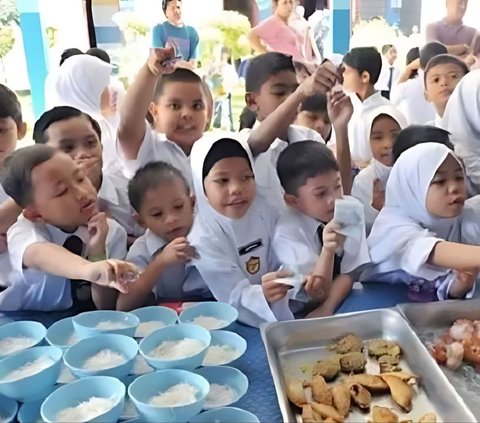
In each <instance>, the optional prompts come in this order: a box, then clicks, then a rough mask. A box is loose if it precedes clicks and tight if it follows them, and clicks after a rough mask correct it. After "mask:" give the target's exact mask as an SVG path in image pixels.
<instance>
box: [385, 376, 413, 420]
mask: <svg viewBox="0 0 480 423" xmlns="http://www.w3.org/2000/svg"><path fill="white" fill-rule="evenodd" d="M382 379H383V380H384V381H385V382H387V384H388V387H389V388H390V394H391V395H392V399H393V400H394V401H395V402H396V403H397V404H398V405H399V406H400V407H401V408H402V409H403V410H405V411H406V412H408V413H409V412H410V411H411V410H412V397H413V391H412V388H411V387H410V385H409V384H408V383H406V382H404V381H403V380H402V379H401V378H399V377H395V376H390V375H382Z"/></svg>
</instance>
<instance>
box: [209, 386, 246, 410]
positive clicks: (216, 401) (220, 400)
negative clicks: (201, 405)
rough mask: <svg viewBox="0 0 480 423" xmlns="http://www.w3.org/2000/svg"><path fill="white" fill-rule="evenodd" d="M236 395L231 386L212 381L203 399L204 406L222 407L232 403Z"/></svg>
mask: <svg viewBox="0 0 480 423" xmlns="http://www.w3.org/2000/svg"><path fill="white" fill-rule="evenodd" d="M237 396H238V394H237V392H236V391H235V390H234V389H232V387H231V386H228V385H219V384H218V383H212V384H211V385H210V392H209V393H208V395H207V398H206V399H205V406H206V407H208V408H217V407H224V406H226V405H229V404H232V403H233V402H234V401H235V399H236V398H237Z"/></svg>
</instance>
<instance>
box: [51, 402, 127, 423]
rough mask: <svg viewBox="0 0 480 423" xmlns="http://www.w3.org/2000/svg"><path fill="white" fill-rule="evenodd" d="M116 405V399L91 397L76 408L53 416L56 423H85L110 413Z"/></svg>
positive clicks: (67, 409)
mask: <svg viewBox="0 0 480 423" xmlns="http://www.w3.org/2000/svg"><path fill="white" fill-rule="evenodd" d="M117 403H118V399H116V398H114V397H111V398H98V397H91V398H90V399H89V400H88V401H84V402H81V403H80V404H78V405H77V406H76V407H70V408H66V409H65V410H62V411H60V412H59V413H57V415H56V416H55V418H56V421H57V422H72V423H77V422H87V421H90V420H92V419H94V418H96V417H98V416H101V415H102V414H105V413H106V412H108V411H110V410H111V409H112V408H113V407H115V405H116V404H117Z"/></svg>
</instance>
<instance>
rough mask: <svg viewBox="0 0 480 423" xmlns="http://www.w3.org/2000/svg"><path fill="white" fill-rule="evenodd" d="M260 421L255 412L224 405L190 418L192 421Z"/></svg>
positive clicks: (229, 422) (254, 422)
mask: <svg viewBox="0 0 480 423" xmlns="http://www.w3.org/2000/svg"><path fill="white" fill-rule="evenodd" d="M212 422H215V423H232V422H236V423H240V422H241V423H260V420H258V418H257V416H255V414H252V413H250V412H249V411H246V410H242V409H241V408H235V407H223V408H217V409H216V410H210V411H205V412H204V413H202V414H199V415H197V416H195V417H194V418H193V419H191V420H190V423H212Z"/></svg>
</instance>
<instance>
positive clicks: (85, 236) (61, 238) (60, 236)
mask: <svg viewBox="0 0 480 423" xmlns="http://www.w3.org/2000/svg"><path fill="white" fill-rule="evenodd" d="M45 227H46V229H47V231H48V233H49V234H50V236H51V237H52V243H54V244H57V245H63V244H64V243H65V241H66V240H67V239H68V238H69V237H71V236H74V235H76V236H78V237H79V238H80V239H81V240H82V242H83V244H84V245H86V244H87V243H88V241H89V239H90V234H89V233H88V229H87V227H86V226H79V227H78V228H77V230H76V231H75V232H72V233H68V232H63V231H62V230H61V229H59V228H57V227H56V226H53V225H49V224H46V225H45Z"/></svg>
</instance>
